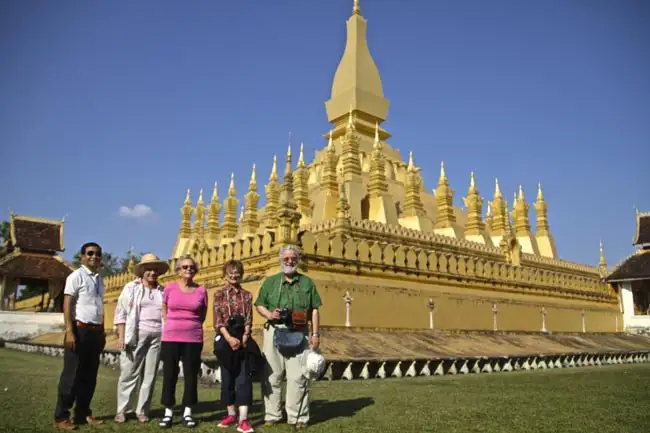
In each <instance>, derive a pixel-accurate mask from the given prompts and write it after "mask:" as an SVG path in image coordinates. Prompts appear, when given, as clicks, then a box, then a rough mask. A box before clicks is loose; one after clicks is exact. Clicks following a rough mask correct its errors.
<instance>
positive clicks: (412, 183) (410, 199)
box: [403, 152, 425, 217]
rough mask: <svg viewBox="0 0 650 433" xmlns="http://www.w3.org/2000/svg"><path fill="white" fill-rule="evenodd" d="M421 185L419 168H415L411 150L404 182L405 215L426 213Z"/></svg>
mask: <svg viewBox="0 0 650 433" xmlns="http://www.w3.org/2000/svg"><path fill="white" fill-rule="evenodd" d="M421 187H422V185H421V184H420V174H419V169H417V168H415V163H414V161H413V152H409V164H408V168H407V169H406V179H405V182H404V212H403V216H405V217H410V216H420V215H424V214H425V212H424V206H423V205H422V199H421V197H420V188H421Z"/></svg>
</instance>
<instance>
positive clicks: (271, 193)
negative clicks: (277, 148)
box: [264, 155, 280, 230]
mask: <svg viewBox="0 0 650 433" xmlns="http://www.w3.org/2000/svg"><path fill="white" fill-rule="evenodd" d="M265 190H266V205H265V206H264V222H265V227H266V229H267V230H275V229H276V228H277V227H278V206H279V202H280V186H279V185H278V158H277V156H276V155H273V166H272V167H271V174H270V176H269V183H268V184H266V187H265Z"/></svg>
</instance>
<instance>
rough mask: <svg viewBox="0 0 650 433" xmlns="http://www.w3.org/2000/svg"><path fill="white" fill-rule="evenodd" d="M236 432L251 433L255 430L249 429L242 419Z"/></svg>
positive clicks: (246, 421)
mask: <svg viewBox="0 0 650 433" xmlns="http://www.w3.org/2000/svg"><path fill="white" fill-rule="evenodd" d="M237 431H238V432H240V433H253V432H254V431H255V430H253V427H251V425H250V423H249V422H248V420H247V419H243V420H241V421H240V422H239V425H238V426H237Z"/></svg>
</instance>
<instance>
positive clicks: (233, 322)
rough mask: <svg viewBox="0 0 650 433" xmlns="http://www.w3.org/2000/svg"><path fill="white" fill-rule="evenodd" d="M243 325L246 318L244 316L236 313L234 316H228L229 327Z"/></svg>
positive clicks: (235, 327)
mask: <svg viewBox="0 0 650 433" xmlns="http://www.w3.org/2000/svg"><path fill="white" fill-rule="evenodd" d="M245 325H246V318H245V317H244V316H241V315H239V314H237V315H234V316H230V317H229V318H228V328H229V329H238V328H244V326H245Z"/></svg>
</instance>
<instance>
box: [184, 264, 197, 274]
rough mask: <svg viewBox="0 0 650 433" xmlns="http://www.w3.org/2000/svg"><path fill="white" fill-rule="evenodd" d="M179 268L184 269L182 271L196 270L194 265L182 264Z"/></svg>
mask: <svg viewBox="0 0 650 433" xmlns="http://www.w3.org/2000/svg"><path fill="white" fill-rule="evenodd" d="M181 269H182V270H184V271H192V272H196V266H194V265H182V266H181Z"/></svg>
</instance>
